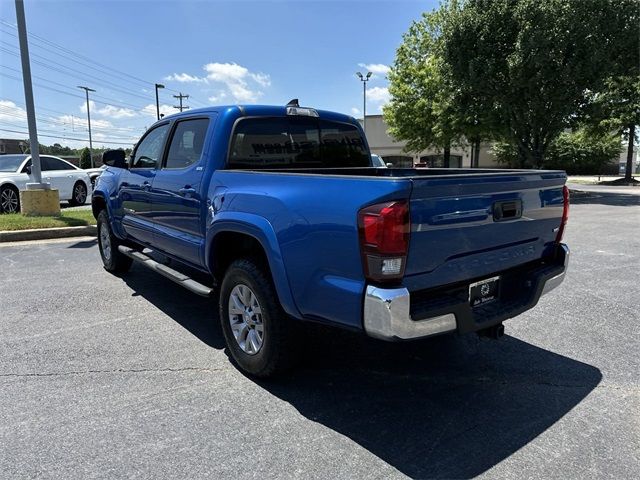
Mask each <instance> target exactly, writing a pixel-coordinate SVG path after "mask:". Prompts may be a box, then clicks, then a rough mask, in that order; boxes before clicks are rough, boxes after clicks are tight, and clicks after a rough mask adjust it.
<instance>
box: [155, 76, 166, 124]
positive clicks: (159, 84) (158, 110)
mask: <svg viewBox="0 0 640 480" xmlns="http://www.w3.org/2000/svg"><path fill="white" fill-rule="evenodd" d="M159 88H164V85H162V84H161V83H156V116H157V117H158V120H160V102H159V101H158V89H159Z"/></svg>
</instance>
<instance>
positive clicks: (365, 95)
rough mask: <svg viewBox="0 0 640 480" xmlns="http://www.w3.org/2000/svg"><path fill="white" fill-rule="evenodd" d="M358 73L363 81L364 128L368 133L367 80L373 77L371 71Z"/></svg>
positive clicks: (365, 132)
mask: <svg viewBox="0 0 640 480" xmlns="http://www.w3.org/2000/svg"><path fill="white" fill-rule="evenodd" d="M356 75H357V76H358V78H359V79H360V81H361V82H362V129H363V130H364V134H365V135H366V134H367V82H368V81H369V79H370V78H371V72H367V74H366V76H363V75H362V73H360V72H356Z"/></svg>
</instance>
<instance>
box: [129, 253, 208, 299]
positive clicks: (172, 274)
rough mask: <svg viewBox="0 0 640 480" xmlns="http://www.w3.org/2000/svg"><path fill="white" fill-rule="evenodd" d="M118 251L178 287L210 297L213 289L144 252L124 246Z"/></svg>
mask: <svg viewBox="0 0 640 480" xmlns="http://www.w3.org/2000/svg"><path fill="white" fill-rule="evenodd" d="M118 251H119V252H120V253H122V254H123V255H126V256H127V257H130V258H133V259H134V260H135V261H137V262H140V263H141V264H142V265H144V266H145V267H148V268H150V269H151V270H153V271H155V272H158V273H159V274H160V275H162V276H164V277H167V278H168V279H169V280H172V281H174V282H175V283H177V284H178V285H180V286H182V287H184V288H186V289H187V290H190V291H192V292H193V293H197V294H198V295H202V296H203V297H210V296H211V293H212V292H213V289H212V288H210V287H207V286H206V285H202V284H201V283H199V282H196V281H195V280H194V279H192V278H190V277H187V276H186V275H184V274H182V273H180V272H178V271H176V270H174V269H173V268H170V267H167V266H166V265H163V264H162V263H159V262H156V261H155V260H154V259H153V258H151V257H149V256H148V255H145V254H144V253H142V252H139V251H137V250H134V249H133V248H129V247H125V246H124V245H119V246H118Z"/></svg>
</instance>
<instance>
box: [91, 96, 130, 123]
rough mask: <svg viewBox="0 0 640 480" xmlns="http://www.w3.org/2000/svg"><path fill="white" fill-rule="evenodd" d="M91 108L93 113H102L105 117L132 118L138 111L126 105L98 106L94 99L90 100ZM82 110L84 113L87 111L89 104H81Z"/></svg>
mask: <svg viewBox="0 0 640 480" xmlns="http://www.w3.org/2000/svg"><path fill="white" fill-rule="evenodd" d="M89 108H91V114H92V115H101V116H103V117H111V118H115V119H118V118H131V117H135V116H136V115H137V114H138V113H137V112H136V111H135V110H132V109H130V108H124V107H116V106H114V105H105V106H104V107H97V106H96V102H94V101H93V100H89ZM80 111H81V112H82V113H87V104H86V102H84V103H82V104H81V105H80Z"/></svg>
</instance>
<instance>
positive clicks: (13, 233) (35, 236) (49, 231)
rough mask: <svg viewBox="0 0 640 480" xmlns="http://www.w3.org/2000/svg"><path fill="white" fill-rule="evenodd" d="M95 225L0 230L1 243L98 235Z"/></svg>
mask: <svg viewBox="0 0 640 480" xmlns="http://www.w3.org/2000/svg"><path fill="white" fill-rule="evenodd" d="M97 235H98V229H97V227H96V226H95V225H87V226H85V227H61V228H36V229H34V230H8V231H3V232H0V243H3V242H23V241H26V240H47V239H50V238H66V237H86V236H93V237H95V236H97Z"/></svg>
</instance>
